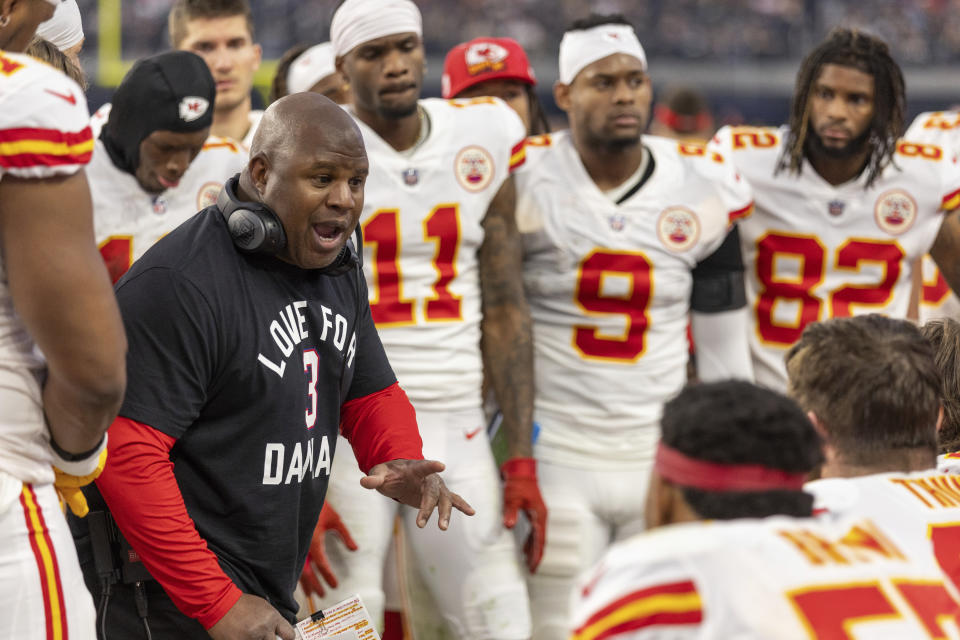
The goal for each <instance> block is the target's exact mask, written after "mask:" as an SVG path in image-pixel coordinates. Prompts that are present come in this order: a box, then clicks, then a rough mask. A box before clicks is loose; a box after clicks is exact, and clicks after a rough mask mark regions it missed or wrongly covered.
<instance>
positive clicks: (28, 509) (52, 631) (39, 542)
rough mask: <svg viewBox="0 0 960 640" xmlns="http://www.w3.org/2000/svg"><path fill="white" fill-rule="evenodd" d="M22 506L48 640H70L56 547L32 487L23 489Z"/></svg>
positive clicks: (24, 486)
mask: <svg viewBox="0 0 960 640" xmlns="http://www.w3.org/2000/svg"><path fill="white" fill-rule="evenodd" d="M20 505H21V506H22V507H23V515H24V519H25V520H26V524H27V532H28V535H29V538H30V548H31V549H33V557H34V560H36V562H37V571H38V573H39V574H40V588H41V589H42V591H43V608H44V621H45V623H46V630H47V640H69V635H68V632H67V612H66V610H65V609H64V602H63V586H62V585H61V584H60V566H59V564H58V563H57V552H56V550H55V549H54V547H53V540H51V538H50V531H49V529H47V523H46V520H45V519H44V517H43V511H42V509H41V508H40V504H39V502H38V501H37V494H36V493H35V492H34V491H33V487H32V486H31V485H29V484H25V485H23V491H21V492H20Z"/></svg>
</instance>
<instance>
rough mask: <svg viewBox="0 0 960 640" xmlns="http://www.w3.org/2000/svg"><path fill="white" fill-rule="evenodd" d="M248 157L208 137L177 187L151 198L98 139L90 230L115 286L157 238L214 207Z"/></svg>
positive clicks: (91, 171)
mask: <svg viewBox="0 0 960 640" xmlns="http://www.w3.org/2000/svg"><path fill="white" fill-rule="evenodd" d="M246 163H247V153H246V151H245V150H244V149H243V148H242V147H241V146H240V144H239V143H237V142H234V141H232V140H227V139H226V138H216V137H210V138H208V139H207V142H206V143H205V144H204V145H203V149H202V150H201V151H200V153H199V154H197V157H196V158H194V159H193V162H191V163H190V167H189V168H188V169H187V171H186V173H184V174H183V177H182V178H180V182H179V183H178V184H177V186H175V187H172V188H170V189H167V190H166V191H164V192H163V193H161V194H158V195H154V194H149V193H147V192H145V191H144V190H143V189H142V188H141V187H140V184H139V183H138V182H137V179H136V178H135V177H134V176H132V175H131V174H129V173H127V172H125V171H122V170H121V169H118V168H117V167H116V166H114V164H113V162H112V161H111V160H110V155H109V154H108V153H107V150H106V148H105V147H104V146H103V143H102V142H101V141H99V140H98V141H97V143H96V147H95V151H94V154H93V160H92V161H91V163H90V166H89V168H88V170H87V176H88V178H89V181H90V191H91V194H92V195H93V205H94V232H95V234H96V239H97V246H98V247H99V248H100V255H101V256H103V259H104V262H106V264H107V270H108V271H109V272H110V278H111V279H112V281H113V282H116V281H117V280H119V279H120V276H122V275H123V274H124V273H125V272H126V271H127V269H129V268H130V265H131V264H133V262H134V261H136V260H138V259H139V258H140V257H141V256H142V255H143V254H144V253H146V251H147V249H149V248H150V247H152V246H153V245H154V244H155V243H156V242H157V240H159V239H160V238H162V237H163V236H165V235H166V234H168V233H170V232H171V231H173V230H174V229H175V228H176V227H178V226H179V225H180V224H181V223H183V222H185V221H186V220H187V219H188V218H191V217H192V216H193V215H194V214H195V213H197V212H198V211H200V210H201V209H205V208H206V207H209V206H211V205H213V204H216V201H217V196H218V195H219V194H220V189H221V188H222V187H223V183H224V182H226V181H227V179H229V178H231V177H232V176H233V175H234V174H236V173H239V172H240V171H241V170H243V167H244V166H245V165H246Z"/></svg>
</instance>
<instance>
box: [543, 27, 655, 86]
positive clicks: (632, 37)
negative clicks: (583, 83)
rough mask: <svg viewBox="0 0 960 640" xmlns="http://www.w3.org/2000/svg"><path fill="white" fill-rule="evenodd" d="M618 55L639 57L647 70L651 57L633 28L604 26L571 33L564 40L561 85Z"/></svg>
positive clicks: (562, 45) (562, 44) (561, 60)
mask: <svg viewBox="0 0 960 640" xmlns="http://www.w3.org/2000/svg"><path fill="white" fill-rule="evenodd" d="M615 53H625V54H627V55H628V56H633V57H634V58H637V59H638V60H639V61H640V62H641V64H643V69H644V71H646V69H647V55H646V54H645V53H644V52H643V47H641V46H640V41H639V40H637V34H636V33H634V32H633V27H631V26H630V25H626V24H602V25H600V26H598V27H593V28H592V29H585V30H582V31H567V32H566V33H565V34H563V40H561V41H560V82H562V83H563V84H570V83H571V82H573V79H574V78H576V77H577V74H578V73H580V72H581V71H583V68H584V67H586V66H587V65H589V64H593V63H594V62H596V61H597V60H601V59H603V58H606V57H607V56H610V55H613V54H615Z"/></svg>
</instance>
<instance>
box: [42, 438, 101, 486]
mask: <svg viewBox="0 0 960 640" xmlns="http://www.w3.org/2000/svg"><path fill="white" fill-rule="evenodd" d="M106 448H107V434H106V433H104V434H103V437H102V438H100V442H98V443H97V446H95V447H94V448H93V449H90V450H89V451H84V452H83V453H70V452H69V451H64V450H63V449H61V448H60V446H59V445H57V443H56V442H54V440H53V438H52V437H51V438H50V452H51V453H52V454H53V466H55V467H56V468H57V469H60V471H63V472H64V473H68V474H70V475H72V476H86V475H90V474H91V473H93V472H94V471H96V469H97V466H98V464H99V462H100V454H101V453H102V452H103V450H104V449H106Z"/></svg>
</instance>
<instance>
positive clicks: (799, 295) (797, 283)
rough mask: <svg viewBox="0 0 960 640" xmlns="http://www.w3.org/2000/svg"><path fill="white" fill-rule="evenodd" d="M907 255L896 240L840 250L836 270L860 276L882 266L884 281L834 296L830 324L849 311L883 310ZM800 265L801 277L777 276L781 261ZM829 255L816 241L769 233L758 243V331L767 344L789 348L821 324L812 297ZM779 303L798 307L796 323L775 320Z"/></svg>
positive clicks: (859, 242) (850, 243)
mask: <svg viewBox="0 0 960 640" xmlns="http://www.w3.org/2000/svg"><path fill="white" fill-rule="evenodd" d="M904 255H905V254H904V252H903V249H902V248H901V247H900V245H899V244H897V242H895V241H892V240H870V239H859V238H852V239H850V240H847V241H846V242H845V243H843V244H842V245H841V246H840V247H838V248H837V251H836V254H835V256H834V261H833V268H834V269H836V270H838V271H857V270H858V269H860V268H861V266H863V265H864V264H869V263H874V264H879V265H880V266H881V267H882V269H883V276H882V277H881V278H880V281H879V282H877V283H876V284H871V285H844V286H841V287H839V288H837V289H834V290H833V291H831V292H830V315H829V317H831V318H842V317H846V316H850V315H852V313H853V312H852V310H851V306H852V305H854V304H858V305H875V306H882V305H885V304H886V303H887V302H888V301H889V300H890V297H891V295H892V294H893V287H894V285H895V284H896V283H897V280H898V279H899V278H900V264H901V261H902V260H903V257H904ZM783 257H789V258H793V259H795V260H799V267H798V269H797V272H798V275H797V276H795V277H791V278H787V277H783V275H782V274H778V273H777V259H778V258H783ZM826 259H827V251H826V249H825V248H824V246H823V245H822V244H820V241H819V240H817V238H815V237H813V236H803V235H791V234H786V233H768V234H767V235H765V236H763V237H762V238H761V239H760V240H759V241H758V242H757V279H758V280H759V281H760V287H761V290H760V295H759V297H758V299H757V306H756V313H757V331H758V333H759V334H760V338H761V339H762V340H763V341H764V342H768V343H774V344H779V345H784V346H788V345H791V344H793V343H794V342H796V341H797V340H799V339H800V334H801V333H803V329H804V327H806V326H807V325H808V324H810V323H811V322H816V321H817V320H819V319H820V316H821V308H822V307H823V300H821V299H820V297H818V296H817V295H815V294H814V293H813V290H814V289H815V288H816V287H817V286H818V285H820V284H821V283H822V282H823V280H824V276H825V274H826V270H827V263H826ZM780 301H795V302H796V304H797V305H798V309H797V318H796V320H795V321H794V322H793V323H788V324H783V323H780V322H777V320H776V319H775V318H774V307H775V306H776V304H777V303H778V302H780Z"/></svg>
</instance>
